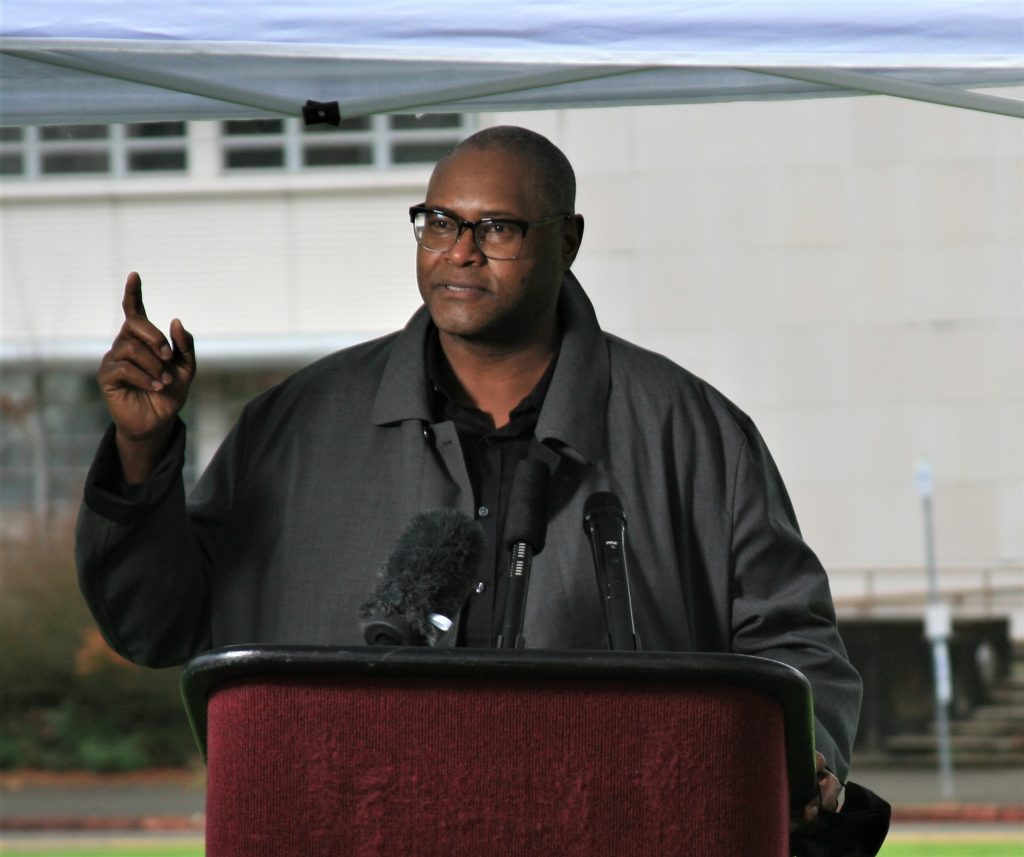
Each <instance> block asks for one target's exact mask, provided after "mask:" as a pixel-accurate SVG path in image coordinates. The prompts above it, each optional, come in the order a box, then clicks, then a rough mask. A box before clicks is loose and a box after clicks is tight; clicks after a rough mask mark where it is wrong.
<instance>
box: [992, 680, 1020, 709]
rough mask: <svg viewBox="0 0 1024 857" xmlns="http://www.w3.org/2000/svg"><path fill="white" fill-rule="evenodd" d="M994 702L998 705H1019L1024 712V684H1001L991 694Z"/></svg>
mask: <svg viewBox="0 0 1024 857" xmlns="http://www.w3.org/2000/svg"><path fill="white" fill-rule="evenodd" d="M989 696H990V698H991V700H992V702H994V703H997V704H998V705H1017V706H1020V709H1021V711H1022V712H1024V682H1021V683H1020V685H1019V686H1017V685H1016V683H1015V684H1013V685H1007V684H1002V683H1001V684H999V685H997V686H996V687H994V688H992V691H991V692H990V693H989Z"/></svg>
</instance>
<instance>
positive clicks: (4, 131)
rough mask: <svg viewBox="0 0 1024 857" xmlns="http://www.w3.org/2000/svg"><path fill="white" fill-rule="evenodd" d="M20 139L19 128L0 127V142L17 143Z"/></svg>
mask: <svg viewBox="0 0 1024 857" xmlns="http://www.w3.org/2000/svg"><path fill="white" fill-rule="evenodd" d="M20 139H21V128H11V127H0V143H17V142H18V141H19V140H20Z"/></svg>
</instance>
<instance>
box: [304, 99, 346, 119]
mask: <svg viewBox="0 0 1024 857" xmlns="http://www.w3.org/2000/svg"><path fill="white" fill-rule="evenodd" d="M302 118H303V119H304V120H305V122H306V124H307V125H341V110H340V109H339V108H338V102H337V101H307V102H306V103H305V104H304V105H303V107H302Z"/></svg>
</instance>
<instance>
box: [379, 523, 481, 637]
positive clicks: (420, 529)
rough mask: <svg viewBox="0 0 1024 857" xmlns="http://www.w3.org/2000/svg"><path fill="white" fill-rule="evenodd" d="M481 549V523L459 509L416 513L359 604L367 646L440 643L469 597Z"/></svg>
mask: <svg viewBox="0 0 1024 857" xmlns="http://www.w3.org/2000/svg"><path fill="white" fill-rule="evenodd" d="M483 550H484V533H483V530H482V529H481V528H480V525H479V524H478V523H476V521H474V520H473V519H472V518H470V517H469V516H468V515H466V514H464V513H462V512H460V511H458V510H457V509H434V510H433V511H430V512H422V513H420V514H419V515H416V517H414V518H413V519H412V520H411V521H410V522H409V524H408V525H407V526H406V528H405V529H404V530H403V531H402V534H401V535H400V536H399V538H398V541H397V542H396V544H395V549H394V550H393V551H392V552H391V556H390V557H388V559H387V562H386V563H385V564H384V566H383V567H382V568H381V570H380V572H379V574H378V578H379V580H380V582H379V583H378V585H377V588H376V590H375V591H374V592H373V594H372V595H371V596H370V597H369V598H368V599H367V600H366V602H365V603H364V604H363V605H362V606H361V607H360V608H359V618H360V619H361V620H362V623H361V624H362V628H363V639H364V640H365V641H366V643H367V645H370V646H422V645H424V644H428V645H431V646H434V645H437V643H438V641H439V640H441V639H442V637H443V636H444V634H445V633H446V632H447V631H448V629H449V628H451V626H452V623H453V621H454V618H455V616H456V615H457V614H458V612H459V609H460V608H461V607H462V605H463V603H465V601H466V599H467V598H468V597H469V592H470V589H471V588H472V586H473V581H474V580H475V579H476V574H477V566H478V565H479V563H480V557H481V556H483Z"/></svg>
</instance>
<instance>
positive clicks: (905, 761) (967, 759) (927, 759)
mask: <svg viewBox="0 0 1024 857" xmlns="http://www.w3.org/2000/svg"><path fill="white" fill-rule="evenodd" d="M875 764H876V765H878V766H880V767H883V766H888V767H893V768H906V767H914V768H937V767H938V765H939V755H938V753H936V752H923V751H922V752H920V753H889V754H888V755H887V756H886V757H885V758H884V761H881V760H876V761H875ZM953 767H954V769H958V768H990V769H993V770H994V769H1004V768H1020V767H1024V753H996V754H993V753H973V752H968V751H961V750H954V751H953ZM854 779H856V777H854Z"/></svg>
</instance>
